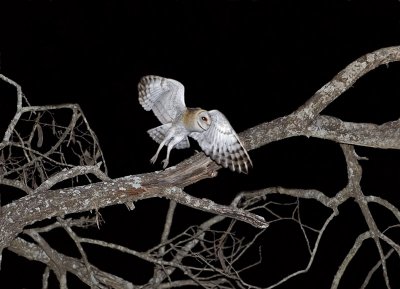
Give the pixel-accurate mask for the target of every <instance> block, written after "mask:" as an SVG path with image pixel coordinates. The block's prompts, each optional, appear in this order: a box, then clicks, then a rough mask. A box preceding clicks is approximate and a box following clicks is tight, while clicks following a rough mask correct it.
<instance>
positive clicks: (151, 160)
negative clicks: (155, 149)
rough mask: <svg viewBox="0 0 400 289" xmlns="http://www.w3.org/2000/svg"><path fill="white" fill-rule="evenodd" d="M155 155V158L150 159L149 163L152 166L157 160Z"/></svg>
mask: <svg viewBox="0 0 400 289" xmlns="http://www.w3.org/2000/svg"><path fill="white" fill-rule="evenodd" d="M157 157H158V156H157V155H155V156H153V157H152V158H151V159H150V162H151V163H152V164H153V165H154V163H155V162H156V160H157Z"/></svg>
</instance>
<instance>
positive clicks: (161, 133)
mask: <svg viewBox="0 0 400 289" xmlns="http://www.w3.org/2000/svg"><path fill="white" fill-rule="evenodd" d="M171 126H172V124H171V123H166V124H163V125H160V126H157V127H155V128H152V129H149V130H148V131H147V133H148V134H149V135H150V137H151V138H152V139H153V140H154V141H155V142H157V143H161V142H162V141H163V140H164V139H165V137H166V135H167V133H168V131H169V130H170V128H171ZM170 140H171V139H170ZM170 140H169V141H170ZM169 141H167V143H166V145H168V143H169ZM188 147H190V143H189V139H188V138H187V137H185V138H184V139H183V140H181V141H180V142H179V143H177V144H176V145H175V146H174V148H177V149H185V148H188Z"/></svg>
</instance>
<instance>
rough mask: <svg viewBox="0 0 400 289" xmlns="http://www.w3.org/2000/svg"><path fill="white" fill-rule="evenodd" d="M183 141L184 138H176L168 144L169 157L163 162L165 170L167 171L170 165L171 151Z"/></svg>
mask: <svg viewBox="0 0 400 289" xmlns="http://www.w3.org/2000/svg"><path fill="white" fill-rule="evenodd" d="M182 140H183V137H174V138H172V139H171V141H170V142H169V143H168V146H167V157H166V158H165V159H164V160H163V161H162V163H163V168H164V169H165V168H166V167H167V166H168V163H169V154H170V152H171V150H172V149H173V148H174V146H175V145H176V144H178V143H180V142H181V141H182Z"/></svg>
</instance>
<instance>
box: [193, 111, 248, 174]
mask: <svg viewBox="0 0 400 289" xmlns="http://www.w3.org/2000/svg"><path fill="white" fill-rule="evenodd" d="M208 113H209V114H210V117H211V125H210V127H209V128H208V129H207V130H206V131H204V132H192V133H191V134H190V135H189V136H191V137H192V138H194V139H195V140H197V142H198V143H199V145H200V147H201V149H202V150H203V151H204V152H205V153H206V154H207V155H208V156H210V157H211V158H212V159H213V160H214V161H215V162H217V163H218V164H220V165H222V166H223V167H225V168H227V167H229V168H230V169H231V170H232V171H239V172H244V173H247V171H248V168H249V167H251V166H253V164H252V162H251V159H250V157H249V155H248V153H247V151H246V149H245V148H244V147H243V145H242V143H241V141H240V139H239V137H238V136H237V134H236V132H235V131H234V129H233V128H232V126H231V124H230V123H229V121H228V119H227V118H226V117H225V116H224V115H223V114H222V113H221V112H219V111H218V110H211V111H209V112H208Z"/></svg>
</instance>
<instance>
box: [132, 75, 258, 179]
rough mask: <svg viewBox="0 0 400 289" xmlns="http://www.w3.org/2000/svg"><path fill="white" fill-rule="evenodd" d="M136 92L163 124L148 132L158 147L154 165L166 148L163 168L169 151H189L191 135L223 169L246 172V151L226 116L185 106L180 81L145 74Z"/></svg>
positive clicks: (248, 165) (248, 160) (215, 111)
mask: <svg viewBox="0 0 400 289" xmlns="http://www.w3.org/2000/svg"><path fill="white" fill-rule="evenodd" d="M138 90H139V102H140V104H141V105H142V106H143V108H144V109H145V110H147V111H149V110H152V111H153V112H154V114H155V115H156V117H157V118H158V119H159V120H160V122H161V123H162V125H160V126H158V127H155V128H152V129H150V130H148V131H147V132H148V134H149V135H150V137H151V138H152V139H153V140H154V141H156V142H157V143H159V144H160V145H159V146H158V149H157V152H156V153H155V155H154V156H153V157H152V158H151V160H150V161H151V162H152V163H153V164H154V163H155V161H156V160H157V158H158V154H159V153H160V151H161V149H162V148H163V146H164V145H166V146H167V157H166V158H165V159H164V160H163V161H162V163H163V167H164V168H166V167H167V166H168V162H169V155H170V152H171V150H172V149H173V148H177V149H184V148H188V147H189V146H190V143H189V139H188V136H190V137H192V138H193V139H195V140H196V141H197V142H198V143H199V145H200V147H201V149H202V150H203V151H204V152H205V153H206V155H208V156H209V157H211V159H213V160H214V161H215V162H217V163H218V164H220V165H222V166H223V167H225V168H227V167H229V168H230V169H231V170H232V171H239V172H244V173H247V171H248V169H249V167H251V166H252V162H251V160H250V157H249V155H248V153H247V151H246V149H245V148H244V147H243V145H242V143H241V141H240V139H239V137H238V136H237V134H236V132H235V131H234V130H233V128H232V126H231V124H230V123H229V121H228V120H227V119H226V117H225V116H224V115H223V114H222V113H221V112H219V111H218V110H210V111H207V110H204V109H201V108H189V107H186V105H185V96H184V92H185V88H184V86H183V85H182V84H181V83H180V82H178V81H176V80H173V79H169V78H163V77H160V76H155V75H148V76H144V77H143V78H142V79H141V80H140V82H139V84H138Z"/></svg>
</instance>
